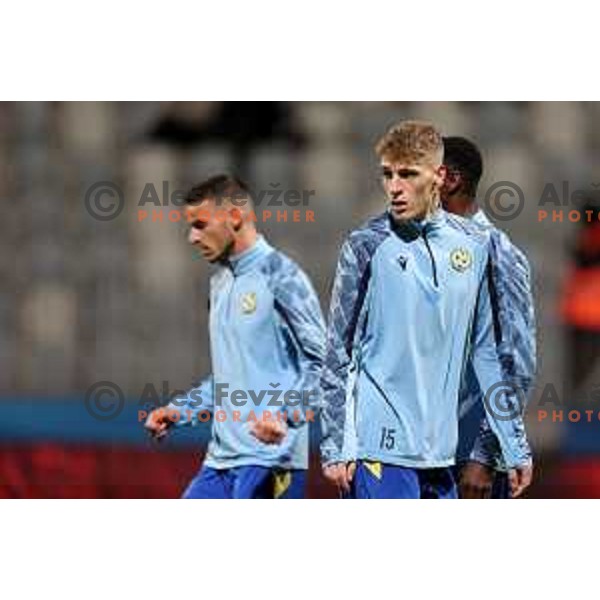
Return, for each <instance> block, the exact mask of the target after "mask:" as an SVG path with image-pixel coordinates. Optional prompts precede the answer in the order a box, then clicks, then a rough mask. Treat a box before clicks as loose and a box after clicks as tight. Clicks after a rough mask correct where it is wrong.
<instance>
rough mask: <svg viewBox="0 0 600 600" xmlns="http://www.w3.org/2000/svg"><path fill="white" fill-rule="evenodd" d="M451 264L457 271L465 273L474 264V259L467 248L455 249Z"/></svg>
mask: <svg viewBox="0 0 600 600" xmlns="http://www.w3.org/2000/svg"><path fill="white" fill-rule="evenodd" d="M450 264H451V265H452V268H453V269H454V270H455V271H458V272H459V273H464V272H465V271H466V270H467V269H469V268H470V267H471V265H472V264H473V257H472V256H471V253H470V252H469V251H468V250H466V249H465V248H455V249H454V250H452V252H450Z"/></svg>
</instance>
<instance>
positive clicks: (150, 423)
mask: <svg viewBox="0 0 600 600" xmlns="http://www.w3.org/2000/svg"><path fill="white" fill-rule="evenodd" d="M167 413H168V411H167V410H166V409H164V408H157V409H155V410H153V411H152V412H151V413H150V414H149V415H148V417H147V419H146V422H145V423H144V428H145V429H146V431H148V432H149V433H150V435H151V436H152V437H153V438H154V439H155V440H160V439H162V438H163V437H165V435H167V430H168V429H169V427H170V426H171V425H172V424H173V421H172V420H171V419H169V417H168V415H167Z"/></svg>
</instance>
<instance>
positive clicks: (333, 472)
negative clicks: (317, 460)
mask: <svg viewBox="0 0 600 600" xmlns="http://www.w3.org/2000/svg"><path fill="white" fill-rule="evenodd" d="M355 471H356V463H353V462H352V463H333V464H331V465H327V466H326V467H323V475H325V479H327V480H328V481H329V482H331V483H333V484H334V485H336V486H337V487H338V488H339V489H340V490H342V491H343V492H349V491H350V484H351V483H352V479H354V472H355Z"/></svg>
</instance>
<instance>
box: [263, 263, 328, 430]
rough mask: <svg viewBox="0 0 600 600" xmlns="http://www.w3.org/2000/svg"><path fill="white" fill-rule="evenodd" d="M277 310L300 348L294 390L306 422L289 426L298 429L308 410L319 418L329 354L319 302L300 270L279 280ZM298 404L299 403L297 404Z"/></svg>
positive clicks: (275, 291)
mask: <svg viewBox="0 0 600 600" xmlns="http://www.w3.org/2000/svg"><path fill="white" fill-rule="evenodd" d="M274 296H275V307H276V310H277V311H278V313H279V314H280V316H281V318H282V324H283V327H284V328H285V330H286V331H285V332H284V337H286V334H287V333H288V332H289V333H290V334H291V338H292V340H293V344H294V346H295V347H296V353H295V354H296V358H297V363H298V364H297V367H298V373H299V377H298V380H297V382H296V384H295V386H294V390H295V391H297V392H299V393H301V394H302V396H303V398H302V402H301V403H300V404H299V405H298V409H299V410H300V413H301V415H302V419H301V420H298V419H293V418H291V417H290V414H289V413H290V412H293V411H292V410H291V408H290V410H288V423H289V424H290V425H291V426H298V425H299V424H300V423H302V422H303V421H304V418H305V417H306V409H307V408H308V409H311V410H312V411H313V414H317V413H318V411H319V407H320V385H319V384H320V379H321V372H322V369H323V358H324V354H325V322H324V319H323V314H322V312H321V306H320V304H319V299H318V297H317V294H316V293H315V291H314V289H313V287H312V285H311V283H310V281H309V279H308V277H307V276H306V275H305V274H304V273H303V272H302V271H301V270H300V269H298V268H294V269H287V270H286V271H284V272H283V273H280V274H279V276H278V277H277V280H276V284H275V289H274ZM294 402H295V401H294Z"/></svg>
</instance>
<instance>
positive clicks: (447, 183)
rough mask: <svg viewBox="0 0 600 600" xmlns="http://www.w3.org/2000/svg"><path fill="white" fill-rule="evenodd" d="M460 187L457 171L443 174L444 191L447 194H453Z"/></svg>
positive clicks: (450, 170)
mask: <svg viewBox="0 0 600 600" xmlns="http://www.w3.org/2000/svg"><path fill="white" fill-rule="evenodd" d="M461 185H462V177H461V175H460V173H459V172H458V171H455V170H453V169H448V168H447V167H446V173H445V174H444V189H445V190H446V191H447V193H448V194H454V192H456V191H457V190H458V189H459V188H460V186H461Z"/></svg>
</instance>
